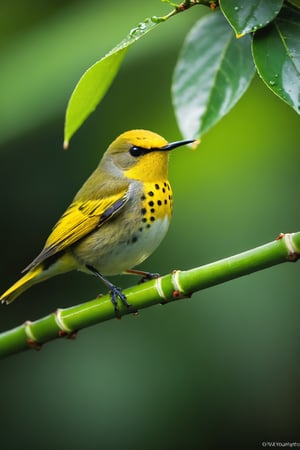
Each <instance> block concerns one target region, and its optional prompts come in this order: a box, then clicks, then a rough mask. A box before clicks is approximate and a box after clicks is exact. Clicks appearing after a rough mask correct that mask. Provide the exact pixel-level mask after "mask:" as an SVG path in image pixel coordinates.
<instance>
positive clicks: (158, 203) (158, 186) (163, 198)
mask: <svg viewBox="0 0 300 450" xmlns="http://www.w3.org/2000/svg"><path fill="white" fill-rule="evenodd" d="M172 207H173V198H172V190H171V186H170V183H169V182H168V181H159V182H157V183H144V190H143V193H142V195H141V210H140V214H141V223H140V228H139V231H143V230H144V229H149V228H150V227H151V225H152V224H153V223H154V222H155V221H156V220H163V219H165V218H168V219H170V218H171V215H172Z"/></svg>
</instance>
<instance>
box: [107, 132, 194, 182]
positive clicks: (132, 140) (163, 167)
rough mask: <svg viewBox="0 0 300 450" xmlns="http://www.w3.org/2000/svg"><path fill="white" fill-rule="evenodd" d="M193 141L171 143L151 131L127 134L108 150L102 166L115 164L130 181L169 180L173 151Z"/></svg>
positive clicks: (115, 141) (120, 137)
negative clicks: (171, 151)
mask: <svg viewBox="0 0 300 450" xmlns="http://www.w3.org/2000/svg"><path fill="white" fill-rule="evenodd" d="M192 142H194V140H193V139H192V140H183V141H176V142H171V143H168V142H167V141H166V140H165V139H164V138H163V137H161V136H160V135H159V134H156V133H153V132H152V131H147V130H131V131H126V132H125V133H122V134H121V135H120V136H119V137H118V138H117V139H115V140H114V141H113V142H112V143H111V145H110V146H109V147H108V149H107V151H106V153H105V154H104V156H103V160H102V161H103V162H102V164H104V165H105V166H106V167H108V166H111V165H113V166H114V167H115V168H116V169H117V170H119V171H121V172H122V173H123V174H124V176H126V177H127V178H131V179H136V180H140V181H154V180H159V179H166V178H167V171H168V157H169V152H170V150H173V149H174V148H176V147H180V146H182V145H185V144H190V143H192Z"/></svg>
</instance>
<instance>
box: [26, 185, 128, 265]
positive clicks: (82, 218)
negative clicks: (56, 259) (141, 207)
mask: <svg viewBox="0 0 300 450" xmlns="http://www.w3.org/2000/svg"><path fill="white" fill-rule="evenodd" d="M127 200H128V195H127V189H126V190H123V191H122V192H120V193H118V194H115V195H113V196H110V197H106V198H102V199H99V200H84V201H80V200H76V201H74V202H73V203H72V204H71V205H70V206H69V208H68V209H67V210H66V211H65V213H64V214H63V215H62V217H61V218H60V220H59V221H58V222H57V224H56V225H55V226H54V228H53V230H52V233H51V234H50V236H49V237H48V239H47V241H46V244H45V247H44V248H43V250H42V251H41V253H40V254H39V255H38V256H37V257H36V258H35V259H34V260H33V261H32V263H31V264H29V266H27V267H26V268H25V269H24V271H23V272H25V271H27V270H30V269H32V268H33V267H35V266H37V265H38V264H40V263H42V262H43V261H45V260H46V259H47V258H49V257H51V256H53V255H55V254H56V253H58V252H61V251H62V250H65V249H66V248H68V247H70V245H72V244H74V243H75V242H77V241H79V240H80V239H82V238H83V237H84V236H86V235H88V234H89V233H91V232H92V231H94V230H95V229H97V228H99V227H101V226H102V225H103V224H104V223H105V222H107V221H108V220H109V219H110V218H111V217H112V216H114V215H115V214H116V213H117V212H118V211H119V210H120V209H121V208H122V207H123V206H124V205H125V203H126V202H127Z"/></svg>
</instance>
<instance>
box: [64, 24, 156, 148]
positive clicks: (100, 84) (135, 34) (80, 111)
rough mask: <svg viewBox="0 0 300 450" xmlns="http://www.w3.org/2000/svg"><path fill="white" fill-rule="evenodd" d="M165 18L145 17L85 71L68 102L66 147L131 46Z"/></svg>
mask: <svg viewBox="0 0 300 450" xmlns="http://www.w3.org/2000/svg"><path fill="white" fill-rule="evenodd" d="M163 21H164V18H163V17H156V16H153V17H151V18H148V19H145V21H144V22H141V23H140V24H139V25H138V26H137V27H135V28H133V29H132V30H131V31H130V32H129V34H128V36H126V38H125V39H124V40H123V41H122V42H120V44H118V45H117V46H116V47H115V48H113V49H112V50H111V51H110V52H109V53H108V54H107V55H105V56H104V57H103V58H101V59H100V60H99V61H97V62H96V63H95V64H94V65H92V66H91V67H90V68H89V69H88V70H87V71H86V72H85V73H84V74H83V75H82V77H81V78H80V80H79V81H78V83H77V86H76V87H75V89H74V91H73V93H72V95H71V97H70V100H69V103H68V106H67V111H66V119H65V134H64V148H67V147H68V145H69V141H70V139H71V137H72V136H73V134H74V133H75V132H76V131H77V130H78V128H79V127H80V126H81V125H82V123H83V122H84V121H85V119H86V118H87V117H88V116H89V115H90V114H91V113H92V112H93V111H94V110H95V108H96V106H97V105H98V104H99V102H100V101H101V100H102V98H103V97H104V95H105V93H106V92H107V90H108V88H109V86H110V85H111V83H112V81H113V80H114V78H115V76H116V74H117V73H118V70H119V67H120V65H121V63H122V61H123V59H124V56H125V54H126V52H127V50H128V48H129V47H130V46H131V45H132V44H133V43H134V42H136V41H137V40H138V39H140V38H141V37H143V36H145V34H146V33H148V32H149V31H151V30H153V29H154V28H155V27H156V26H157V25H158V24H159V23H161V22H163Z"/></svg>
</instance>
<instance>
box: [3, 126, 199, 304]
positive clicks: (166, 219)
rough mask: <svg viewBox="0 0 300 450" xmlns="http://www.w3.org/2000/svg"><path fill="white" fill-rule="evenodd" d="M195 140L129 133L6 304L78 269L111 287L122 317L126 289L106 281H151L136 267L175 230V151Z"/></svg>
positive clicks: (114, 145)
mask: <svg viewBox="0 0 300 450" xmlns="http://www.w3.org/2000/svg"><path fill="white" fill-rule="evenodd" d="M192 142H194V140H184V141H177V142H173V143H168V142H167V141H166V140H165V139H164V138H163V137H161V136H159V135H158V134H156V133H152V132H151V131H146V130H132V131H127V132H125V133H123V134H121V135H120V136H119V137H118V138H117V139H116V140H114V141H113V142H112V144H111V145H110V146H109V147H108V149H107V151H106V152H105V153H104V155H103V157H102V159H101V161H100V163H99V165H98V167H97V168H96V170H95V171H94V172H93V173H92V175H91V176H90V177H89V178H88V180H87V181H86V182H85V183H84V185H83V186H82V188H81V189H80V190H79V191H78V193H77V194H76V196H75V197H74V200H73V201H72V203H71V205H70V206H69V207H68V209H67V210H66V211H65V213H64V214H63V215H62V217H61V218H60V219H59V221H58V222H57V223H56V225H55V226H54V228H53V230H52V232H51V234H50V236H49V237H48V239H47V241H46V243H45V246H44V248H43V250H42V251H41V253H40V254H39V255H38V256H37V257H36V258H35V259H34V260H33V261H32V263H31V264H29V265H28V266H27V267H26V268H25V269H24V271H23V272H26V274H25V275H24V276H23V277H22V278H21V279H20V280H19V281H17V282H16V283H15V284H14V285H13V286H11V287H10V288H9V289H8V290H7V291H6V292H4V294H2V296H1V297H0V301H1V302H2V303H11V302H12V301H13V300H14V299H15V298H17V297H18V296H19V295H20V294H21V293H22V292H24V291H25V290H27V289H28V288H29V287H31V286H32V285H34V284H36V283H39V282H41V281H44V280H46V279H48V278H50V277H53V276H55V275H59V274H61V273H64V272H68V271H70V270H75V269H76V270H80V271H83V272H86V273H90V274H94V275H97V276H98V277H99V278H100V279H101V280H102V281H103V282H104V284H105V285H106V286H107V287H108V288H109V291H110V295H111V299H112V303H113V305H114V308H115V311H116V312H117V311H118V306H117V298H119V299H120V300H121V301H122V302H123V303H124V304H125V305H127V306H129V305H128V303H127V301H126V297H125V295H124V294H123V293H122V290H121V289H119V288H117V287H116V286H114V285H113V284H112V283H111V282H110V281H109V280H107V279H106V278H105V276H107V275H116V274H121V273H135V274H142V275H145V276H146V277H147V276H148V275H149V277H150V275H151V274H147V273H146V272H141V271H134V270H130V269H132V267H135V266H136V265H138V264H140V263H141V262H142V261H144V260H145V259H146V258H147V257H148V256H149V255H150V254H151V253H152V252H153V251H154V250H155V249H156V248H157V247H158V245H159V244H160V242H161V241H162V239H163V238H164V236H165V234H166V232H167V229H168V226H169V223H170V219H171V214H172V191H171V186H170V183H169V181H168V157H169V151H170V150H172V149H174V148H176V147H179V146H182V145H185V144H189V143H192Z"/></svg>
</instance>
